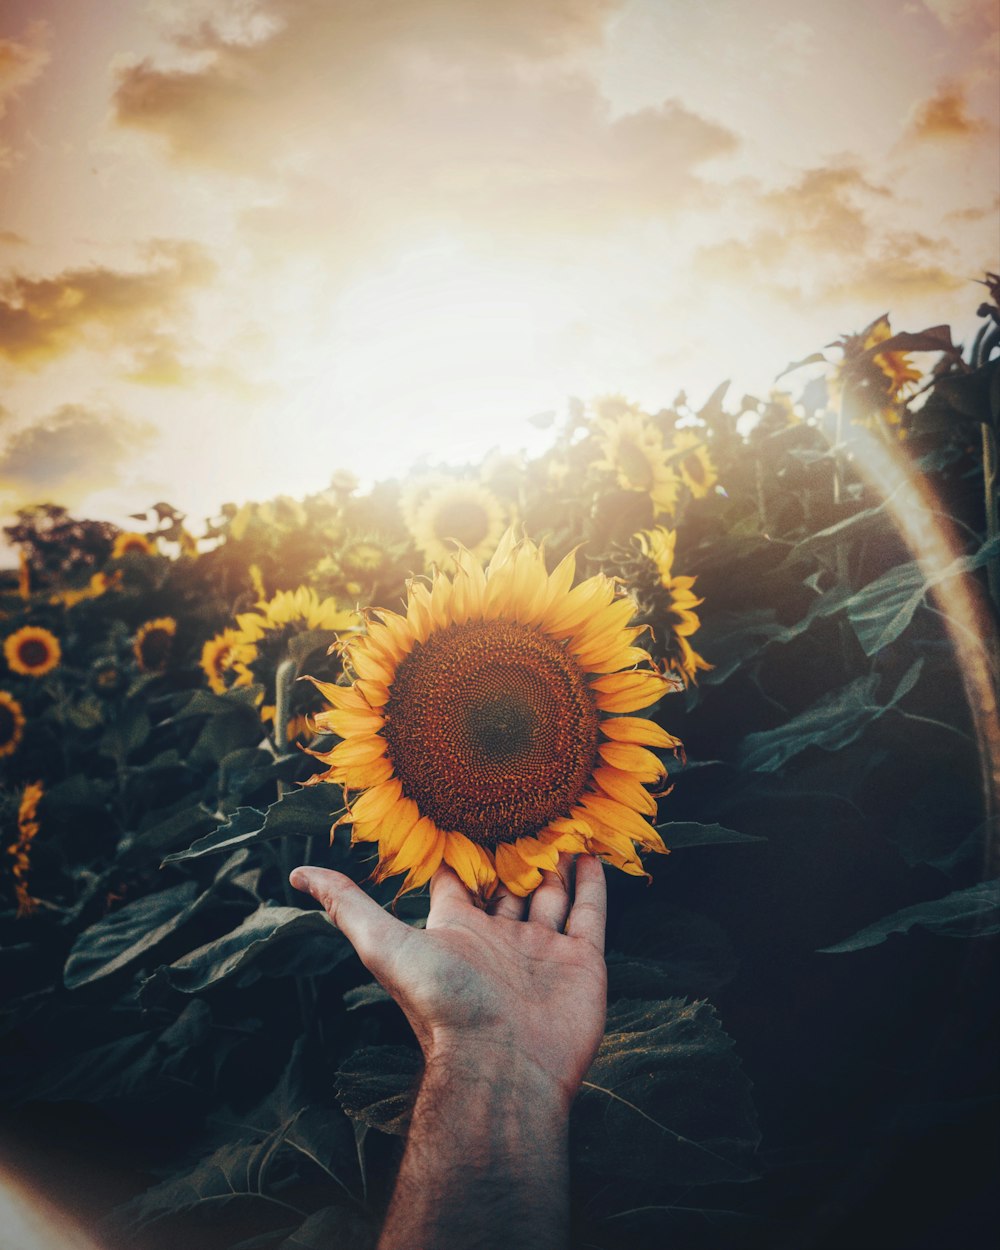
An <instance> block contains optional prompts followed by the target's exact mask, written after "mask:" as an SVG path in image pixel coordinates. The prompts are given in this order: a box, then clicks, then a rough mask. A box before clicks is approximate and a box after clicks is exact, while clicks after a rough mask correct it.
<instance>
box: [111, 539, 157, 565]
mask: <svg viewBox="0 0 1000 1250" xmlns="http://www.w3.org/2000/svg"><path fill="white" fill-rule="evenodd" d="M131 555H140V556H155V555H156V544H155V543H153V542H151V541H150V540H149V539H148V538H147V537H146V535H145V534H134V533H129V532H125V533H122V534H119V535H118V537H117V538H116V539H115V545H114V546H113V547H112V548H111V558H112V560H120V559H122V557H123V556H131Z"/></svg>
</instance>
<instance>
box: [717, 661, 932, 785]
mask: <svg viewBox="0 0 1000 1250" xmlns="http://www.w3.org/2000/svg"><path fill="white" fill-rule="evenodd" d="M922 667H923V660H922V659H920V660H917V661H916V662H915V663H914V664H912V665H911V666H910V668H909V669H907V671H906V673H904V675H903V679H902V680H901V681H900V683H899V685H898V686H897V687H896V690H895V691H894V693H893V694H892V696H891V698H890V699H889V701H888V702H887V703H885V704H880V703H879V702H878V701H877V699H876V698H875V689H876V687H877V686H878V676H877V675H876V674H875V673H869V674H868V676H866V677H858V678H856V679H855V680H854V681H852V682H850V683H849V684H848V685H846V686H842V687H841V688H840V689H839V690H833V691H831V692H830V693H829V694H826V695H824V696H823V698H822V699H820V700H819V701H818V702H817V703H814V704H813V706H812V707H811V708H809V709H808V710H807V711H805V712H803V713H802V714H801V715H799V716H795V717H793V718H792V720H790V721H786V722H785V724H783V725H779V726H778V727H777V728H776V729H767V730H764V731H763V732H761V733H754V734H748V735H747V736H746V738H744V739H743V742H742V745H741V747H740V752H739V761H740V765H741V767H743V768H745V769H747V770H748V771H750V772H761V773H773V772H777V770H778V769H779V768H781V767H782V766H783V765H784V764H786V763H787V762H788V760H790V759H792V758H793V757H794V756H796V755H798V754H799V753H800V752H802V751H804V750H805V749H806V748H807V747H822V748H823V750H824V751H838V750H840V749H841V748H842V747H845V746H848V745H850V743H852V742H854V741H855V740H856V739H857V738H859V737H860V736H861V735H862V733H864V731H865V729H866V728H867V727H868V726H869V725H870V724H871V723H872V721H875V720H878V719H879V717H880V716H883V715H884V714H885V713H886V712H887V711H888V710H889V709H890V708H891V707H894V706H895V705H896V704H897V703H898V702H899V700H900V699H902V697H903V696H904V695H905V694H906V693H908V691H910V690H911V689H912V688H913V686H914V685H915V683H916V681H917V678H918V677H919V675H920V670H921V668H922Z"/></svg>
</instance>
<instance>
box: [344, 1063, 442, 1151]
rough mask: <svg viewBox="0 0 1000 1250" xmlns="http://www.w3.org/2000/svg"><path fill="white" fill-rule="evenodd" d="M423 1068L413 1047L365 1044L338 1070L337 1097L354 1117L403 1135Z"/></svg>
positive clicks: (373, 1126) (397, 1134) (383, 1129)
mask: <svg viewBox="0 0 1000 1250" xmlns="http://www.w3.org/2000/svg"><path fill="white" fill-rule="evenodd" d="M420 1070H421V1060H420V1056H419V1054H418V1053H417V1052H416V1051H415V1050H413V1049H411V1048H410V1047H409V1046H363V1047H362V1048H361V1049H360V1050H356V1051H355V1052H354V1054H353V1055H351V1057H350V1058H349V1059H345V1060H344V1062H343V1063H342V1064H341V1066H340V1068H339V1069H338V1071H337V1076H336V1079H335V1087H336V1090H337V1100H338V1101H339V1103H340V1105H341V1106H342V1107H343V1108H344V1110H345V1111H346V1112H347V1114H348V1115H349V1116H350V1117H351V1119H352V1120H355V1121H357V1122H359V1123H361V1124H364V1125H366V1126H367V1127H368V1128H377V1129H379V1130H380V1131H381V1132H383V1133H392V1134H394V1135H395V1136H400V1137H401V1136H403V1135H404V1134H405V1133H406V1129H407V1126H408V1125H409V1122H410V1113H411V1112H412V1110H413V1100H414V1098H415V1097H416V1093H417V1082H418V1078H419V1074H420Z"/></svg>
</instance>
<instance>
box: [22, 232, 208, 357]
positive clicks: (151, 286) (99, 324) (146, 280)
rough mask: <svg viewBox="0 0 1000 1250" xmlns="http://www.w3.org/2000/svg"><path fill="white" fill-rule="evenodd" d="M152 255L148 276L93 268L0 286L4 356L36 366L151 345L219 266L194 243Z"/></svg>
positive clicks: (164, 246) (160, 245) (155, 247)
mask: <svg viewBox="0 0 1000 1250" xmlns="http://www.w3.org/2000/svg"><path fill="white" fill-rule="evenodd" d="M147 252H148V255H149V258H150V260H151V261H152V262H153V265H152V267H151V268H149V269H147V270H146V271H144V272H138V273H122V272H118V271H116V270H112V269H107V268H100V267H94V268H89V269H69V270H65V271H64V272H62V273H60V274H57V275H56V276H55V277H53V278H27V277H24V276H22V275H18V274H15V275H14V276H13V277H11V278H9V279H7V280H6V281H2V282H0V356H2V357H3V358H5V359H6V360H8V361H10V362H11V363H13V364H17V365H21V366H26V367H29V368H32V367H34V368H37V367H39V366H41V365H44V364H45V363H46V362H48V361H50V360H53V359H54V358H56V357H58V356H62V355H65V354H66V353H67V352H70V351H73V350H75V349H77V348H80V347H88V346H97V347H102V348H107V347H117V346H124V347H126V348H129V347H132V348H142V347H143V346H144V345H146V346H148V343H149V341H150V339H151V338H152V339H155V336H156V334H157V332H158V331H159V330H160V328H161V327H162V326H164V325H166V324H169V323H170V322H171V320H172V319H173V318H174V317H175V316H176V314H177V313H178V311H179V309H180V308H181V307H182V305H183V303H184V301H185V299H186V297H187V296H188V295H189V294H190V292H192V291H193V290H194V289H196V288H198V287H200V286H203V285H204V284H205V283H207V282H208V280H209V279H210V278H211V276H212V274H213V273H214V266H213V264H212V262H211V261H210V260H209V259H208V257H207V255H206V254H205V252H204V251H203V250H202V249H201V248H200V247H198V246H196V245H195V244H191V243H178V242H166V241H160V242H157V243H154V244H152V245H151V246H150V247H149V248H148V249H147Z"/></svg>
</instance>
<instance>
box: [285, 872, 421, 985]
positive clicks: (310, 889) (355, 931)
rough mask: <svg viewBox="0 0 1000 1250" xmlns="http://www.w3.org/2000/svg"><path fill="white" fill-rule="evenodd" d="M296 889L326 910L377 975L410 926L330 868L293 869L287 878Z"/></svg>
mask: <svg viewBox="0 0 1000 1250" xmlns="http://www.w3.org/2000/svg"><path fill="white" fill-rule="evenodd" d="M289 880H290V881H291V883H292V885H293V886H294V887H295V889H296V890H302V892H303V893H305V894H311V895H312V897H313V898H314V899H315V900H316V901H317V902H318V903H320V904H322V906H323V907H324V908H325V909H326V914H327V915H328V916H329V917H330V919H331V920H332V921H333V923H334V924H335V925H336V926H337V928H338V929H339V930H340V931H341V933H343V935H344V936H345V937H346V938H347V940H348V941H349V942H350V944H351V945H352V946H353V947H354V949H355V950H356V951H357V952H358V955H359V957H360V959H361V962H362V963H363V964H364V965H365V967H366V968H368V969H369V970H370V971H372V972H373V973H374V974H375V976H376V977H378V976H380V974H381V973H382V972H383V971H385V969H386V966H387V964H388V961H389V959H390V958H391V957H392V956H393V955H395V954H396V952H397V951H398V949H399V944H400V941H401V940H402V939H403V938H404V937H408V936H409V935H410V933H411V930H410V928H409V927H408V926H407V925H405V924H403V922H402V921H401V920H397V919H396V918H395V916H390V915H389V913H388V912H386V911H383V910H382V908H381V907H379V905H378V903H376V902H375V900H374V899H373V898H370V897H369V896H368V895H367V894H366V893H365V892H364V890H362V889H360V888H359V887H358V886H356V885H355V884H354V882H353V881H352V880H351V879H350V877H345V876H344V874H343V873H342V872H331V870H330V869H329V868H308V867H304V868H296V869H295V870H294V871H293V872H292V874H291V876H290V877H289Z"/></svg>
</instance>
